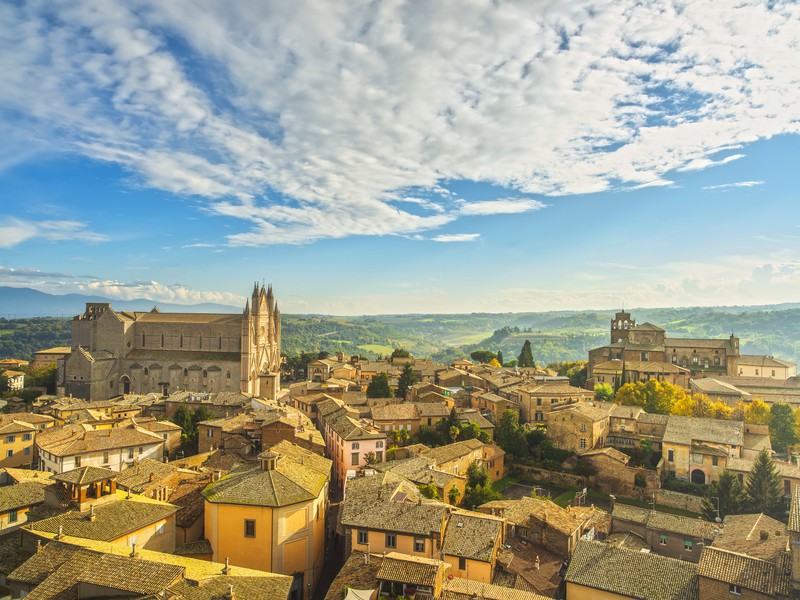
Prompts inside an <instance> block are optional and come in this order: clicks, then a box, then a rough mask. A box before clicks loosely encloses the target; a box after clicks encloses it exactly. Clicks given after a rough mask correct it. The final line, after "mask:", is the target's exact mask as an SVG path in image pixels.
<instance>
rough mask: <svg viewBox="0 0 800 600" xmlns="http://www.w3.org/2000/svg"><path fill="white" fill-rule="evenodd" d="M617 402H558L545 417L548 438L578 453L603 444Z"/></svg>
mask: <svg viewBox="0 0 800 600" xmlns="http://www.w3.org/2000/svg"><path fill="white" fill-rule="evenodd" d="M614 406H615V405H614V404H611V403H610V402H575V403H570V404H562V405H561V406H557V407H555V408H554V409H553V410H551V411H550V412H548V413H547V414H546V415H545V417H544V420H545V423H547V438H548V439H549V440H550V441H551V442H553V445H554V446H555V447H556V448H561V449H562V450H572V451H573V452H577V453H578V454H581V453H583V452H586V451H587V450H591V449H593V448H596V447H602V446H604V445H605V438H606V436H607V435H608V432H609V428H608V425H609V416H610V414H611V412H612V411H613V409H614Z"/></svg>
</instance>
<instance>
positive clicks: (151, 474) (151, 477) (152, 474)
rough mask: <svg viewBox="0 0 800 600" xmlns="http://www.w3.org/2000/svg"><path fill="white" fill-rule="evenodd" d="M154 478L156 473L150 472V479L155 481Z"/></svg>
mask: <svg viewBox="0 0 800 600" xmlns="http://www.w3.org/2000/svg"><path fill="white" fill-rule="evenodd" d="M155 479H156V474H155V473H150V481H155Z"/></svg>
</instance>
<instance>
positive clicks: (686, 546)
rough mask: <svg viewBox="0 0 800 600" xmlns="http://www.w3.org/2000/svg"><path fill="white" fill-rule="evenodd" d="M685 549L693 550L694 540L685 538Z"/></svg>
mask: <svg viewBox="0 0 800 600" xmlns="http://www.w3.org/2000/svg"><path fill="white" fill-rule="evenodd" d="M683 549H684V550H686V551H687V552H691V551H692V540H683Z"/></svg>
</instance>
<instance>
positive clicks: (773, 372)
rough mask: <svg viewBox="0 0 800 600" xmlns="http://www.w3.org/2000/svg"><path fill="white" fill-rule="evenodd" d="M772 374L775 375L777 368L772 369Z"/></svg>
mask: <svg viewBox="0 0 800 600" xmlns="http://www.w3.org/2000/svg"><path fill="white" fill-rule="evenodd" d="M772 376H773V377H775V369H772Z"/></svg>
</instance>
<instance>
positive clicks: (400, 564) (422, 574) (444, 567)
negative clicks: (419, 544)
mask: <svg viewBox="0 0 800 600" xmlns="http://www.w3.org/2000/svg"><path fill="white" fill-rule="evenodd" d="M449 566H450V565H448V564H447V563H444V562H442V561H440V560H435V559H432V558H422V557H419V556H411V555H409V554H401V553H399V552H389V553H388V554H387V555H386V557H385V558H384V559H383V562H382V563H381V566H380V567H379V568H378V572H377V573H376V574H375V576H376V577H377V578H378V579H382V580H383V581H400V582H402V583H409V584H412V585H427V586H430V587H433V586H434V585H435V583H436V580H437V577H438V576H440V575H441V574H443V573H444V572H446V571H448V570H449Z"/></svg>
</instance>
